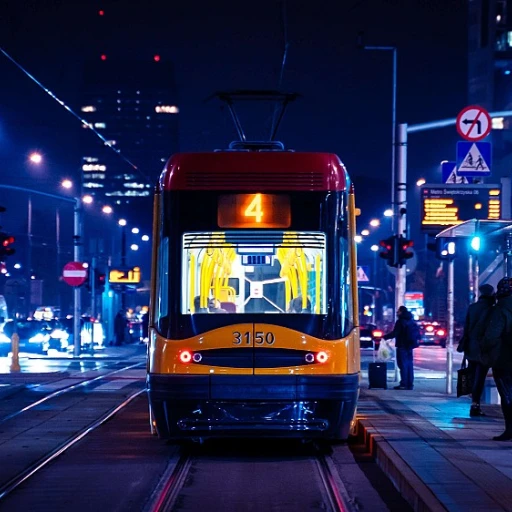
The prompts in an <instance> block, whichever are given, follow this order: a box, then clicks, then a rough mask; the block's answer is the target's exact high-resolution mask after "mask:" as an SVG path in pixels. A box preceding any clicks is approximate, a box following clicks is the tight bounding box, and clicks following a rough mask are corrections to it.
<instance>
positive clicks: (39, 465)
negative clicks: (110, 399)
mask: <svg viewBox="0 0 512 512" xmlns="http://www.w3.org/2000/svg"><path fill="white" fill-rule="evenodd" d="M145 392H146V388H145V387H144V388H143V389H140V390H137V391H135V392H134V393H132V394H131V395H129V396H128V398H126V399H125V400H124V401H123V402H122V403H121V404H119V405H117V406H115V407H113V408H111V409H110V410H109V411H107V412H106V413H104V414H103V415H102V416H100V418H98V419H97V420H95V421H94V422H93V423H92V424H90V425H88V426H87V427H86V428H84V429H82V430H81V431H79V432H77V433H76V434H75V435H73V436H72V437H71V438H68V439H67V440H66V441H64V442H63V443H61V444H59V445H57V446H56V447H55V448H54V449H53V450H52V451H51V452H49V453H48V454H47V455H45V456H44V457H42V458H40V459H39V460H37V461H36V462H34V463H33V464H31V465H30V466H29V467H27V468H25V469H24V470H23V471H21V472H20V473H18V474H17V475H16V476H15V477H13V478H12V479H11V480H9V481H8V482H6V483H4V484H3V485H2V486H1V487H0V501H1V500H3V499H4V498H5V497H6V496H8V495H9V494H11V493H12V492H13V491H15V490H16V489H18V488H19V487H20V486H21V485H22V484H23V483H24V482H26V481H27V480H28V479H30V478H31V477H32V476H34V475H35V474H36V473H38V472H39V471H41V470H42V469H43V468H44V467H45V466H47V465H48V464H49V463H50V462H52V461H54V460H55V459H56V458H57V457H59V456H60V455H62V454H63V453H65V452H66V451H67V450H69V449H70V448H71V447H73V446H74V445H75V444H76V443H78V442H79V441H81V440H82V439H83V438H84V437H86V436H87V435H88V434H90V433H91V432H93V431H94V430H96V429H97V428H98V427H100V426H101V425H103V424H104V423H106V422H107V421H108V420H110V419H111V418H112V417H113V416H115V415H116V414H117V413H118V412H119V411H121V410H122V409H124V408H125V407H127V406H128V405H129V404H130V403H131V402H132V400H134V399H135V398H137V397H138V396H139V395H141V394H142V393H145Z"/></svg>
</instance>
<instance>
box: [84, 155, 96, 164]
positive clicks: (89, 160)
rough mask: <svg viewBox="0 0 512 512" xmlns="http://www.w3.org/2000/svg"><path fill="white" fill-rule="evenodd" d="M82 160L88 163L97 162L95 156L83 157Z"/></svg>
mask: <svg viewBox="0 0 512 512" xmlns="http://www.w3.org/2000/svg"><path fill="white" fill-rule="evenodd" d="M84 160H85V161H86V162H89V163H90V162H97V161H98V159H97V158H96V157H95V156H84Z"/></svg>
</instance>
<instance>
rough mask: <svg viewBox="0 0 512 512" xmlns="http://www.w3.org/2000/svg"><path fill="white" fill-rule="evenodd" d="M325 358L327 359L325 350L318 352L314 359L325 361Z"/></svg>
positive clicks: (320, 361)
mask: <svg viewBox="0 0 512 512" xmlns="http://www.w3.org/2000/svg"><path fill="white" fill-rule="evenodd" d="M327 359H329V355H328V354H327V352H323V351H322V352H318V354H317V355H316V360H317V361H318V362H319V363H325V362H327Z"/></svg>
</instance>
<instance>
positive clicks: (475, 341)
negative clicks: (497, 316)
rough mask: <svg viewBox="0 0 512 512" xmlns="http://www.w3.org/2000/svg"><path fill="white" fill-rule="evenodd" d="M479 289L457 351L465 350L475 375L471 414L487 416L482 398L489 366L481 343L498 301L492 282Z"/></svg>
mask: <svg viewBox="0 0 512 512" xmlns="http://www.w3.org/2000/svg"><path fill="white" fill-rule="evenodd" d="M478 291H479V292H480V297H479V298H478V301H477V302H474V303H473V304H470V305H469V307H468V312H467V313H466V321H465V323H464V333H463V334H462V338H461V339H460V341H459V345H458V347H457V352H464V357H465V358H466V359H467V360H468V368H469V370H470V372H471V375H472V377H473V388H472V391H471V400H472V403H471V407H470V409H469V415H470V416H485V414H484V413H483V412H482V410H481V409H480V400H481V398H482V392H483V390H484V385H485V378H486V377H487V372H488V371H489V366H487V365H485V364H483V362H482V354H481V349H480V345H481V343H482V339H483V337H484V333H485V329H486V327H487V325H488V324H489V317H490V314H491V312H492V309H493V307H494V303H495V301H496V298H495V295H494V288H493V287H492V286H491V285H490V284H483V285H482V286H480V287H479V288H478Z"/></svg>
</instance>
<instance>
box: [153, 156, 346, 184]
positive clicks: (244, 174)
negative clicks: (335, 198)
mask: <svg viewBox="0 0 512 512" xmlns="http://www.w3.org/2000/svg"><path fill="white" fill-rule="evenodd" d="M349 183H350V181H349V177H348V175H347V172H346V169H345V166H344V165H343V164H342V163H341V160H340V159H339V157H338V156H337V155H335V154H332V153H296V152H291V151H218V152H211V153H179V154H176V155H173V156H172V157H171V158H170V159H169V161H168V162H167V164H166V166H165V168H164V170H163V172H162V174H161V176H160V189H163V190H250V191H254V189H256V188H257V189H258V190H261V191H271V190H274V191H275V190H289V191H345V190H347V186H348V184H349Z"/></svg>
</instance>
